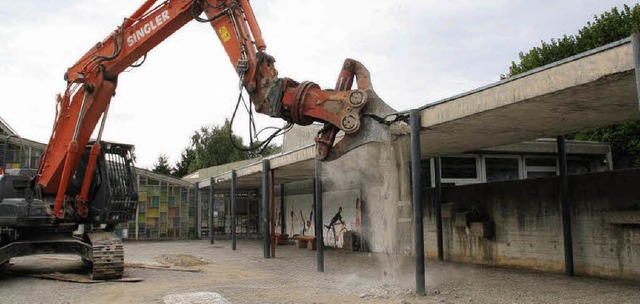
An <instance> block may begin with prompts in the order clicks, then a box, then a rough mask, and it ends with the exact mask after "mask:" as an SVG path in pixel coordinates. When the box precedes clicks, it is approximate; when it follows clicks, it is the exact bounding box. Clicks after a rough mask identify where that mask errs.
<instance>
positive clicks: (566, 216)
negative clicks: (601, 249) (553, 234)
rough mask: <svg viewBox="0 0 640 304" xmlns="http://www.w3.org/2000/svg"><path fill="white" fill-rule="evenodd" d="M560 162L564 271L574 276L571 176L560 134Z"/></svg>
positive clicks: (558, 141) (563, 142) (563, 141)
mask: <svg viewBox="0 0 640 304" xmlns="http://www.w3.org/2000/svg"><path fill="white" fill-rule="evenodd" d="M557 144H558V164H559V169H560V172H559V173H560V198H561V200H562V203H561V205H560V210H561V212H562V236H563V242H564V273H565V274H566V275H568V276H573V275H574V271H573V240H572V238H571V197H570V196H569V178H568V176H567V151H566V149H565V139H564V136H558V140H557Z"/></svg>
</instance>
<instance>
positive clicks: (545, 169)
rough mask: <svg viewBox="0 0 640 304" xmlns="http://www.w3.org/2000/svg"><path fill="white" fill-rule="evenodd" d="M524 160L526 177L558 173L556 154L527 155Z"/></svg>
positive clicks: (542, 176) (539, 176) (547, 175)
mask: <svg viewBox="0 0 640 304" xmlns="http://www.w3.org/2000/svg"><path fill="white" fill-rule="evenodd" d="M524 162H525V165H526V166H525V174H526V178H544V177H552V176H556V175H557V172H558V170H557V165H556V164H557V161H556V157H555V156H553V157H550V156H526V157H525V161H524Z"/></svg>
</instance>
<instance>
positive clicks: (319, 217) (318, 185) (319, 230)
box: [313, 159, 324, 272]
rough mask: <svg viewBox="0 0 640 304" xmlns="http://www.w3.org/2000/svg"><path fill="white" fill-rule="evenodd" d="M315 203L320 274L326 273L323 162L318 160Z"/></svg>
mask: <svg viewBox="0 0 640 304" xmlns="http://www.w3.org/2000/svg"><path fill="white" fill-rule="evenodd" d="M313 193H314V195H313V203H314V205H315V206H316V229H315V230H316V259H317V266H318V272H324V239H323V237H322V235H323V233H322V231H324V227H323V226H322V162H320V161H319V160H317V159H316V178H315V179H314V180H313Z"/></svg>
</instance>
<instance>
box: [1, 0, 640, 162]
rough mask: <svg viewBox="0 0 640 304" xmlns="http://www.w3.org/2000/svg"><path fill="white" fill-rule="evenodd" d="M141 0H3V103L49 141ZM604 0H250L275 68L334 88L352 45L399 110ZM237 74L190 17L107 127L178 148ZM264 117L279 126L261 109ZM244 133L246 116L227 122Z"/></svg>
mask: <svg viewBox="0 0 640 304" xmlns="http://www.w3.org/2000/svg"><path fill="white" fill-rule="evenodd" d="M142 2H143V1H142V0H129V1H125V0H55V1H54V0H23V1H6V0H3V1H0V94H1V95H0V116H1V117H2V118H4V119H5V120H6V121H7V122H8V123H9V124H10V125H11V126H12V127H13V128H14V129H15V130H16V131H17V132H18V133H19V134H20V135H22V136H23V137H26V138H29V139H33V140H37V141H40V142H44V143H46V142H47V141H48V139H49V136H50V133H51V129H52V125H53V119H54V115H55V107H54V106H55V101H54V97H55V94H56V93H58V92H62V91H64V89H65V85H66V84H65V82H64V80H63V74H64V72H65V71H66V69H67V68H68V67H69V66H70V65H72V64H73V63H74V62H75V61H77V60H78V59H79V58H80V57H81V56H82V55H83V54H84V53H85V52H86V51H87V50H88V49H89V48H90V47H91V46H93V45H94V44H95V43H96V42H98V41H101V40H103V39H104V38H105V37H106V36H107V35H108V34H109V33H111V31H113V30H114V29H115V27H116V26H117V25H119V24H120V23H121V22H122V18H123V17H125V16H128V15H130V14H131V13H132V12H133V11H134V10H135V9H136V8H137V7H138V6H139V5H140V4H141V3H142ZM624 3H628V4H630V5H631V4H633V3H634V2H623V1H609V0H563V1H557V0H553V1H551V0H540V1H525V0H485V1H477V0H451V1H432V0H422V1H416V0H391V1H390V0H349V1H347V0H308V1H304V0H273V1H272V0H263V1H259V0H254V1H252V5H253V6H254V10H255V14H256V16H257V19H258V22H259V23H260V26H261V28H262V32H263V35H264V38H265V40H266V43H267V52H269V53H270V54H271V55H273V56H275V58H276V60H277V63H276V67H277V68H278V70H279V73H280V76H281V77H289V78H293V79H295V80H298V81H303V80H311V81H314V82H316V83H318V84H320V86H321V87H323V88H331V87H332V86H333V85H334V83H335V79H336V77H337V74H338V72H339V70H340V67H341V64H342V61H343V60H344V58H346V57H351V58H355V59H358V60H360V61H361V62H363V63H364V64H365V65H366V66H367V67H368V69H369V70H370V71H371V74H372V80H373V84H374V87H375V89H376V91H377V93H378V95H380V96H381V97H382V98H383V99H384V100H385V101H386V102H387V103H388V104H390V105H391V106H392V107H394V108H396V109H397V110H406V109H411V108H415V107H419V106H422V105H425V104H427V103H430V102H434V101H437V100H440V99H442V98H446V97H449V96H452V95H455V94H458V93H462V92H465V91H469V90H472V89H474V88H477V87H480V86H483V85H486V84H489V83H492V82H495V81H497V80H499V77H500V74H504V73H506V72H507V71H508V67H509V65H510V63H511V61H514V60H517V59H518V53H519V52H521V51H527V50H529V49H530V48H531V47H533V46H536V45H539V44H540V41H541V40H544V41H548V40H549V39H551V38H556V37H560V36H562V35H563V34H575V33H577V31H578V30H579V29H580V28H582V26H584V25H585V23H586V22H587V21H590V20H592V19H593V16H594V15H595V14H600V13H602V12H604V11H606V10H610V9H611V8H612V7H614V6H618V7H622V5H623V4H624ZM237 82H238V80H237V76H236V74H235V72H234V71H233V68H232V66H231V64H230V63H229V59H228V58H227V57H226V54H225V53H224V51H223V49H222V46H221V45H220V43H219V42H218V39H217V37H216V36H215V33H214V32H213V30H212V28H211V27H210V26H209V25H208V24H202V23H198V22H195V21H193V22H191V23H189V24H187V25H186V26H185V27H184V28H182V29H181V30H180V31H178V32H176V33H175V34H174V35H173V36H171V37H169V39H167V40H166V41H165V42H164V43H162V44H160V45H159V46H158V47H157V48H156V49H154V50H152V51H151V52H149V54H148V57H147V60H146V62H145V63H144V65H143V66H142V67H140V68H137V69H134V70H132V71H131V72H127V73H123V74H121V75H120V77H119V79H118V89H117V94H116V96H115V97H114V99H113V100H112V104H111V108H110V112H109V118H108V120H107V125H106V130H105V135H104V138H105V139H106V140H111V141H117V142H124V143H131V144H135V145H136V153H137V157H138V165H139V166H141V167H151V166H152V164H153V163H154V162H155V160H156V159H157V157H158V155H160V153H166V154H167V155H168V156H169V158H170V160H171V162H172V163H174V162H175V161H177V160H179V158H180V153H181V151H182V150H183V149H184V148H185V147H186V146H187V145H188V144H189V138H190V136H191V135H192V134H193V131H194V130H196V129H198V128H199V127H200V126H203V125H210V124H221V123H223V122H224V119H225V117H231V114H232V111H233V106H234V105H235V100H236V98H237V94H238V91H237ZM258 120H259V125H260V126H268V125H274V126H282V122H281V121H279V120H276V119H270V118H265V117H264V116H259V117H258ZM234 130H235V132H236V133H239V134H240V135H242V136H243V137H244V138H245V139H246V138H247V137H248V133H247V125H246V120H242V121H239V122H238V124H237V125H236V126H235V128H234Z"/></svg>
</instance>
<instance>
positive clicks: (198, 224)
mask: <svg viewBox="0 0 640 304" xmlns="http://www.w3.org/2000/svg"><path fill="white" fill-rule="evenodd" d="M194 191H195V199H196V222H195V225H196V229H195V230H196V239H198V240H199V239H200V238H201V234H202V205H201V204H200V183H196V185H195V188H194Z"/></svg>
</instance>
